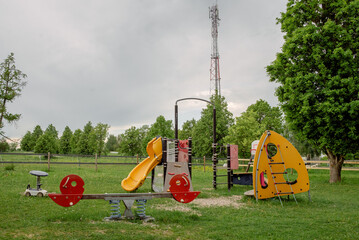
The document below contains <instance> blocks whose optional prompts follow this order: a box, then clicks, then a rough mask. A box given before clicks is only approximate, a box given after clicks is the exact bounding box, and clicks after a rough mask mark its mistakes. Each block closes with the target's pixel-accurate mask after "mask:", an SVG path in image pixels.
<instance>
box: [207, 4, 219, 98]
mask: <svg viewBox="0 0 359 240" xmlns="http://www.w3.org/2000/svg"><path fill="white" fill-rule="evenodd" d="M209 18H210V19H211V20H212V53H211V69H210V70H209V72H210V94H211V95H214V94H216V95H221V77H220V73H219V53H218V26H219V21H220V19H219V14H218V6H217V4H216V5H213V6H212V7H209Z"/></svg>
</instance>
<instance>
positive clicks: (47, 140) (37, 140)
mask: <svg viewBox="0 0 359 240" xmlns="http://www.w3.org/2000/svg"><path fill="white" fill-rule="evenodd" d="M108 130H109V125H107V124H103V123H98V124H97V125H96V126H92V123H91V122H88V123H87V124H86V125H85V126H84V128H83V130H81V129H76V130H75V131H74V132H72V131H71V129H70V128H69V127H68V126H66V127H65V129H64V131H63V133H62V135H61V137H58V131H57V130H56V128H55V126H53V125H52V124H50V125H49V126H48V127H47V128H46V129H45V131H43V130H42V129H41V126H39V125H37V126H36V127H35V128H34V130H33V131H32V132H30V131H27V133H26V134H25V135H24V137H23V138H22V140H21V143H20V146H21V149H22V150H23V151H30V152H35V153H48V152H50V153H60V154H81V155H94V154H97V155H101V154H104V153H105V152H106V149H105V140H106V138H107V136H108Z"/></svg>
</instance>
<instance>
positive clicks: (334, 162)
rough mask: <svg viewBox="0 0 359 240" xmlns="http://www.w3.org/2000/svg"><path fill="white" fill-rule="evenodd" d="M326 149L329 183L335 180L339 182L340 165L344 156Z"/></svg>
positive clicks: (340, 179)
mask: <svg viewBox="0 0 359 240" xmlns="http://www.w3.org/2000/svg"><path fill="white" fill-rule="evenodd" d="M326 150H327V156H328V160H329V168H330V179H329V182H330V183H335V182H341V181H342V177H341V172H342V166H343V163H344V156H343V155H339V154H338V155H337V154H334V153H333V152H332V151H331V150H329V149H326Z"/></svg>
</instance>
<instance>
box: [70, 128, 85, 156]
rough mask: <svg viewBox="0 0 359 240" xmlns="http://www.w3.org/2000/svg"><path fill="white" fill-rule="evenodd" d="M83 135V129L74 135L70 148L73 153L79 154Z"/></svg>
mask: <svg viewBox="0 0 359 240" xmlns="http://www.w3.org/2000/svg"><path fill="white" fill-rule="evenodd" d="M81 135H82V130H81V129H76V130H75V132H74V133H73V134H72V137H71V140H70V146H71V153H74V154H79V153H80V149H79V142H80V138H81Z"/></svg>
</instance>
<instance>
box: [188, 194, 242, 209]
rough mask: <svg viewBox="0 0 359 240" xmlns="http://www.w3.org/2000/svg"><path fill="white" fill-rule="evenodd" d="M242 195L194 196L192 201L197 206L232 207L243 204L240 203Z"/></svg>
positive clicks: (238, 206)
mask: <svg viewBox="0 0 359 240" xmlns="http://www.w3.org/2000/svg"><path fill="white" fill-rule="evenodd" d="M241 199H242V196H239V195H234V196H229V197H216V198H196V199H195V200H194V201H193V202H192V203H193V204H195V205H197V206H198V207H234V208H241V207H243V206H244V205H245V204H244V203H240V202H238V201H240V200H241Z"/></svg>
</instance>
